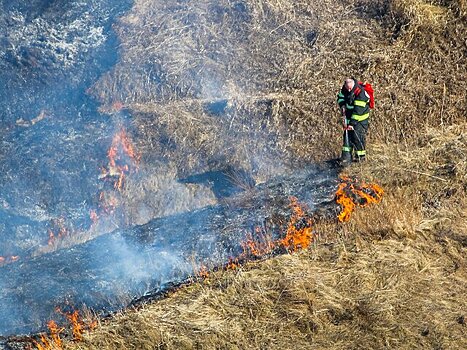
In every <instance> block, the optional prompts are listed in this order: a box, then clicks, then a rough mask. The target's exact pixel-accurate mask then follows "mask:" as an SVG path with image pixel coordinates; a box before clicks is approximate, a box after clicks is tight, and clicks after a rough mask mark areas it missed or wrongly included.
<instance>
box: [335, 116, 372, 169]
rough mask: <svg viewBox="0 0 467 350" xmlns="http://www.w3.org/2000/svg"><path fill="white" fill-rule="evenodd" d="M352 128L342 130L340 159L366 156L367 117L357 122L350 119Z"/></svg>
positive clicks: (360, 158) (358, 158)
mask: <svg viewBox="0 0 467 350" xmlns="http://www.w3.org/2000/svg"><path fill="white" fill-rule="evenodd" d="M350 125H351V126H352V127H353V130H348V131H344V137H343V139H344V140H343V141H344V142H343V147H342V159H343V160H350V159H356V160H362V159H364V158H365V156H366V148H365V147H366V133H367V131H368V125H369V122H368V119H367V120H363V121H361V122H358V121H356V120H351V121H350Z"/></svg>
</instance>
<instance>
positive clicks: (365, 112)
mask: <svg viewBox="0 0 467 350" xmlns="http://www.w3.org/2000/svg"><path fill="white" fill-rule="evenodd" d="M369 102H370V96H369V95H368V94H367V93H366V91H365V89H364V88H363V86H361V85H359V84H358V82H357V81H355V85H354V87H353V89H352V91H350V92H349V91H348V90H347V89H346V88H345V84H344V86H342V89H341V91H339V93H338V94H337V104H338V105H339V108H341V109H342V107H345V109H346V117H347V118H348V119H354V120H356V121H363V120H366V119H368V117H369V116H370V106H369Z"/></svg>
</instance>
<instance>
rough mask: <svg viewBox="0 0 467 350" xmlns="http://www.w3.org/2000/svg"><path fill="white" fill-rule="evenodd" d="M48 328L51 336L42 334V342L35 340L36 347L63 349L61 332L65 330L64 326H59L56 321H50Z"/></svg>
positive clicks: (52, 349) (40, 348)
mask: <svg viewBox="0 0 467 350" xmlns="http://www.w3.org/2000/svg"><path fill="white" fill-rule="evenodd" d="M47 328H48V329H49V332H50V337H47V336H46V335H45V334H41V340H40V342H38V341H35V340H34V345H35V346H36V348H37V349H38V350H54V349H62V346H63V343H62V339H61V338H60V333H62V332H63V331H64V328H60V327H58V326H57V324H56V323H55V321H49V322H48V323H47Z"/></svg>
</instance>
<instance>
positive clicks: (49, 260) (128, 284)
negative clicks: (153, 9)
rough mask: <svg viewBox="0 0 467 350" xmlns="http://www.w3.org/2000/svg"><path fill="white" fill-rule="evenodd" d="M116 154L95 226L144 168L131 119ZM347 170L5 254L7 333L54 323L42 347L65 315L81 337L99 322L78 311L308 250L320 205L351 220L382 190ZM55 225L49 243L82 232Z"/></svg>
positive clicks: (39, 343) (311, 174) (1, 304)
mask: <svg viewBox="0 0 467 350" xmlns="http://www.w3.org/2000/svg"><path fill="white" fill-rule="evenodd" d="M107 154H108V164H107V165H106V166H104V167H103V168H102V172H101V175H99V176H98V177H99V180H101V181H107V182H108V183H109V185H108V186H107V187H106V188H107V189H108V190H107V191H105V192H102V193H101V194H100V204H99V207H98V208H96V209H95V210H93V211H91V213H90V219H91V221H92V224H91V225H97V224H98V222H99V220H103V219H105V217H106V216H110V215H112V213H114V212H115V211H116V210H118V200H115V201H113V200H110V199H109V198H111V199H112V198H117V197H118V194H119V192H120V191H121V190H122V188H123V187H124V186H125V179H126V177H128V176H131V174H133V173H136V172H137V171H138V162H139V155H138V154H137V152H136V151H135V149H134V147H133V145H132V143H131V140H130V138H129V137H128V135H127V133H126V131H125V130H124V129H123V128H119V129H118V131H117V133H116V134H115V136H114V138H113V140H112V144H111V146H110V148H109V151H108V153H107ZM338 171H339V169H338V168H336V167H333V166H330V165H329V164H326V165H313V166H310V167H309V168H307V169H304V170H301V171H296V172H294V174H293V175H288V176H281V177H277V178H275V179H274V180H271V181H269V182H267V183H263V184H261V185H258V186H256V187H254V188H253V189H250V190H249V191H247V192H246V193H245V192H243V193H242V192H241V193H239V194H237V195H236V196H233V197H231V198H228V200H225V201H224V202H223V203H222V204H217V205H212V206H208V207H205V208H202V209H199V210H195V211H191V212H187V213H182V214H178V215H172V216H168V217H163V218H157V219H153V220H152V221H150V222H149V223H147V224H144V225H140V226H136V227H129V228H126V229H119V230H115V231H113V232H111V233H108V234H104V235H101V236H99V237H97V238H94V239H91V240H89V241H87V242H84V243H82V244H78V245H74V246H72V247H65V248H61V249H56V250H52V251H51V252H49V253H48V254H43V255H39V256H36V257H27V258H25V259H22V261H21V263H14V262H17V261H18V260H19V257H6V258H5V257H2V258H1V259H0V265H1V266H2V276H3V281H9V283H3V293H2V300H1V301H0V313H1V314H9V315H12V316H13V317H10V318H8V319H0V333H1V335H2V336H10V335H17V334H31V333H37V332H43V331H46V330H48V333H49V337H45V336H44V335H42V337H41V338H40V339H39V340H34V342H35V345H36V348H38V349H47V348H50V347H51V346H52V345H53V346H59V344H60V334H61V333H63V330H64V328H61V327H60V326H58V324H63V323H64V322H65V321H68V323H69V324H70V325H72V329H74V330H75V329H78V331H76V330H75V331H73V334H74V338H75V339H79V338H80V336H78V335H77V334H81V333H80V332H82V331H83V330H84V329H91V328H92V327H93V325H91V323H89V324H88V325H86V324H85V323H84V322H83V321H81V320H79V319H78V315H79V313H78V311H77V310H89V309H91V310H93V312H95V313H96V314H99V315H105V314H108V313H109V312H113V311H116V310H120V309H123V308H125V307H127V306H128V305H132V304H135V303H139V302H141V301H147V300H151V299H154V298H158V297H160V295H162V294H163V293H165V292H166V291H168V290H171V289H172V288H175V287H176V286H178V285H180V284H184V283H187V282H190V281H194V280H196V279H197V278H205V277H207V276H209V271H211V270H216V269H220V268H224V269H235V268H237V267H238V266H239V265H241V264H243V263H245V262H247V261H252V260H258V259H264V258H267V257H271V256H274V255H277V254H284V253H293V252H295V251H297V250H300V249H305V248H307V247H309V245H310V243H311V242H312V240H313V237H314V233H313V221H314V220H315V219H314V216H315V215H314V213H316V212H317V211H319V212H321V213H323V212H324V213H327V214H326V215H327V216H328V217H334V218H335V219H337V220H338V221H340V222H345V221H348V220H349V219H350V216H351V213H352V211H353V210H354V209H355V208H356V207H359V206H361V207H363V206H366V205H368V204H371V203H377V202H379V201H380V200H381V198H382V195H383V190H382V189H381V188H380V187H379V186H377V185H374V184H366V183H362V182H359V181H358V180H357V179H354V178H349V177H346V176H340V177H339V174H338ZM336 188H337V192H336ZM336 203H337V204H339V206H337V205H336ZM53 226H54V227H53V229H52V228H51V229H49V232H48V236H49V239H48V242H47V245H49V246H53V245H57V242H58V241H59V240H60V239H63V238H64V237H66V236H68V235H71V234H73V232H70V231H69V230H68V229H67V228H66V226H67V225H66V223H65V222H64V221H63V220H57V221H56V222H55V223H54V225H53ZM31 281H34V283H31ZM12 307H14V309H12ZM70 307H71V308H72V310H71V311H66V312H64V311H61V310H69V309H70ZM75 308H76V309H75ZM57 310H58V311H57ZM60 322H61V323H60ZM75 333H76V334H75Z"/></svg>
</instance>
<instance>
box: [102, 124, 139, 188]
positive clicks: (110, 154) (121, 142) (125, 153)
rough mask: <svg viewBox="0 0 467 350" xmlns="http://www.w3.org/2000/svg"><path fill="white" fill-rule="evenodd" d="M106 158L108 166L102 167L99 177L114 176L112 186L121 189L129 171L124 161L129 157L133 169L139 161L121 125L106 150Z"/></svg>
mask: <svg viewBox="0 0 467 350" xmlns="http://www.w3.org/2000/svg"><path fill="white" fill-rule="evenodd" d="M107 158H108V159H109V164H108V167H107V168H103V169H102V172H101V175H100V176H99V178H105V177H116V180H114V188H115V189H116V190H118V191H121V189H122V188H123V182H124V179H125V176H126V175H127V174H128V173H129V172H130V166H129V164H126V163H125V161H126V160H127V158H129V159H130V160H131V161H132V163H133V165H134V167H135V169H137V168H138V161H139V156H138V155H137V153H136V152H135V148H134V147H133V144H132V142H131V139H130V137H129V136H128V134H127V132H126V130H125V129H124V128H123V127H122V128H120V130H119V131H118V132H117V133H116V134H115V135H114V137H113V139H112V144H111V146H110V148H109V150H108V151H107Z"/></svg>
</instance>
